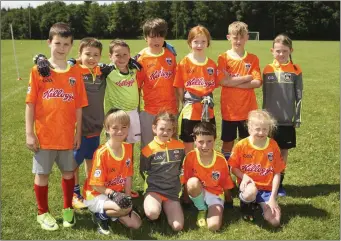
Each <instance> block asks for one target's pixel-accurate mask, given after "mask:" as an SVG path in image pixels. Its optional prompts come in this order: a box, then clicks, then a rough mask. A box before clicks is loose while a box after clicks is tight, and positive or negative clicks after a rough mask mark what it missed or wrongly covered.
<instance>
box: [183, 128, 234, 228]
mask: <svg viewBox="0 0 341 241" xmlns="http://www.w3.org/2000/svg"><path fill="white" fill-rule="evenodd" d="M193 134H194V143H195V146H196V148H195V149H194V150H193V151H190V152H189V153H188V154H187V155H186V158H185V160H184V164H183V170H182V175H181V181H182V183H183V184H185V188H187V192H188V194H189V197H190V199H191V200H192V201H193V203H194V205H195V206H196V207H197V208H198V210H199V212H198V216H197V225H198V226H199V227H205V226H206V225H207V227H208V229H209V230H211V231H216V230H218V229H220V227H221V225H222V220H223V212H224V193H225V192H227V191H228V190H229V189H232V188H233V187H234V184H233V181H232V179H231V176H230V174H229V173H230V172H229V169H228V165H227V162H226V159H225V157H224V155H223V154H221V153H219V152H217V151H215V150H214V149H213V148H214V144H215V139H216V137H217V134H216V128H215V125H213V124H211V123H209V122H200V123H198V124H197V125H195V127H194V129H193ZM207 210H208V212H207ZM206 216H207V219H206Z"/></svg>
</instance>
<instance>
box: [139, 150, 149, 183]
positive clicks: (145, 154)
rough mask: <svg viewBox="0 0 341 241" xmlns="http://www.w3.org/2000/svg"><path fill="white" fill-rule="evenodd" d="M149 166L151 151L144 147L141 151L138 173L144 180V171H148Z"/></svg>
mask: <svg viewBox="0 0 341 241" xmlns="http://www.w3.org/2000/svg"><path fill="white" fill-rule="evenodd" d="M150 165H151V150H150V149H149V147H148V146H146V147H144V148H143V149H142V151H141V156H140V173H141V174H142V175H143V177H144V178H145V176H146V171H148V170H149V169H150Z"/></svg>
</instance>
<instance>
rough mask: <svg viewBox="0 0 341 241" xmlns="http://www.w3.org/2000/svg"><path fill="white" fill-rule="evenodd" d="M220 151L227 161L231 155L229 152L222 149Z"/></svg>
mask: <svg viewBox="0 0 341 241" xmlns="http://www.w3.org/2000/svg"><path fill="white" fill-rule="evenodd" d="M221 153H223V155H224V157H225V159H226V161H228V160H229V159H230V156H231V152H229V151H224V150H221Z"/></svg>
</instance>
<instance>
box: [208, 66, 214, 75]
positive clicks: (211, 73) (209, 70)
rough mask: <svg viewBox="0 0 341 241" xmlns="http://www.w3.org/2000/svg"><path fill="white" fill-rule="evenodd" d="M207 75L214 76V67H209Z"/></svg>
mask: <svg viewBox="0 0 341 241" xmlns="http://www.w3.org/2000/svg"><path fill="white" fill-rule="evenodd" d="M207 73H208V74H209V75H213V74H214V69H213V68H212V67H208V68H207Z"/></svg>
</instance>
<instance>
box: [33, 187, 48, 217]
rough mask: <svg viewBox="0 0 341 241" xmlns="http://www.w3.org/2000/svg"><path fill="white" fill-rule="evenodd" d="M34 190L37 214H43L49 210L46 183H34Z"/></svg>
mask: <svg viewBox="0 0 341 241" xmlns="http://www.w3.org/2000/svg"><path fill="white" fill-rule="evenodd" d="M34 192H35V194H36V199H37V205H38V214H39V215H40V214H44V213H47V212H48V211H49V206H48V185H46V186H38V185H37V184H34Z"/></svg>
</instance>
